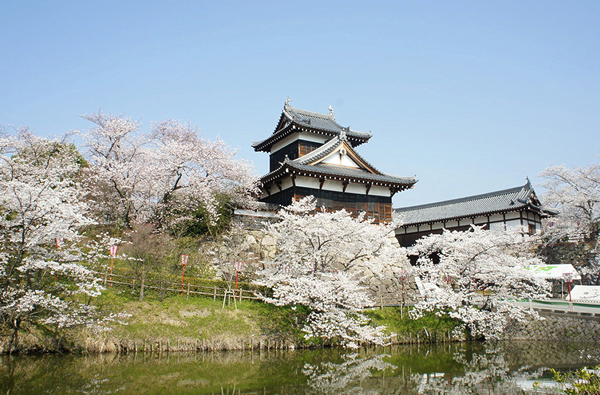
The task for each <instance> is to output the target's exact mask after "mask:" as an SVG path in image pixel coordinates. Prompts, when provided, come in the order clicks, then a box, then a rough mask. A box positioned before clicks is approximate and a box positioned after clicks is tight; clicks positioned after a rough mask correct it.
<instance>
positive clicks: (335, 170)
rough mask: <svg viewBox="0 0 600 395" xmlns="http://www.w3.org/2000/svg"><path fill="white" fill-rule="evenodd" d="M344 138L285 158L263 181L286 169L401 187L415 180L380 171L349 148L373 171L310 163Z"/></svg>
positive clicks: (410, 184) (341, 142)
mask: <svg viewBox="0 0 600 395" xmlns="http://www.w3.org/2000/svg"><path fill="white" fill-rule="evenodd" d="M344 140H345V138H344V137H341V138H340V137H338V138H332V139H331V140H329V141H328V142H327V143H325V144H324V145H322V146H320V147H319V148H317V149H316V150H314V151H312V152H310V153H308V154H307V155H304V156H301V157H300V158H297V159H294V160H289V159H286V160H285V162H283V163H282V164H281V166H280V167H279V168H277V169H276V170H274V171H272V172H270V173H268V174H267V175H265V176H264V177H262V181H263V183H268V182H270V181H272V180H274V179H276V178H279V176H281V174H282V173H284V172H285V171H286V169H287V171H289V170H295V171H296V172H300V173H306V174H311V175H321V176H326V177H331V178H335V177H339V178H344V179H348V180H350V181H352V180H355V182H372V183H374V184H381V185H391V186H395V187H400V188H402V189H406V188H409V187H411V186H412V185H413V184H415V183H416V182H417V180H415V178H414V177H397V176H393V175H389V174H385V173H382V172H380V171H379V170H377V169H376V168H375V167H374V166H372V165H371V164H370V163H369V162H367V161H366V160H365V159H364V158H362V157H361V156H360V155H359V154H358V153H357V152H356V151H354V150H352V149H351V148H349V149H350V150H351V151H352V155H354V156H356V158H357V159H359V161H362V163H363V164H364V165H366V166H367V167H369V168H370V169H371V170H372V171H374V172H375V173H373V172H371V171H369V170H366V169H355V168H351V167H344V166H336V165H330V164H319V163H317V164H314V165H311V164H310V163H314V162H315V161H318V160H320V159H323V158H325V157H326V156H327V155H329V154H330V153H332V152H334V151H335V150H336V149H338V148H339V147H340V145H342V144H343V142H344Z"/></svg>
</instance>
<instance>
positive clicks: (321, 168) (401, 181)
mask: <svg viewBox="0 0 600 395" xmlns="http://www.w3.org/2000/svg"><path fill="white" fill-rule="evenodd" d="M290 168H293V169H295V170H298V171H301V172H302V171H304V172H307V173H318V174H323V175H330V176H339V177H343V178H346V179H348V180H350V181H352V179H356V180H363V181H372V182H374V183H381V184H384V185H389V184H393V185H401V186H404V187H410V186H412V185H413V184H415V183H416V182H417V180H415V179H414V177H397V176H392V175H389V174H374V173H371V172H368V171H365V170H362V169H353V168H350V167H340V166H333V165H314V166H311V165H301V164H297V163H294V162H290Z"/></svg>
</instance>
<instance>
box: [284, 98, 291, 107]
mask: <svg viewBox="0 0 600 395" xmlns="http://www.w3.org/2000/svg"><path fill="white" fill-rule="evenodd" d="M291 102H292V99H290V97H289V96H288V97H287V99H285V105H286V106H289V105H290V103H291Z"/></svg>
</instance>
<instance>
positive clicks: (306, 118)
mask: <svg viewBox="0 0 600 395" xmlns="http://www.w3.org/2000/svg"><path fill="white" fill-rule="evenodd" d="M283 113H284V114H286V115H287V117H288V118H289V119H290V120H291V121H294V122H296V123H297V124H300V125H303V126H307V127H310V128H314V129H320V130H325V131H330V132H333V133H335V134H339V133H340V132H341V131H342V130H344V129H345V130H346V133H347V135H348V136H349V137H357V138H362V139H366V140H368V139H370V138H371V133H364V132H357V131H355V130H351V129H350V127H349V126H348V127H347V128H345V127H343V126H342V125H340V124H339V123H337V122H336V120H335V117H334V116H333V114H332V113H331V114H320V113H317V112H312V111H306V110H301V109H299V108H294V107H292V106H290V105H289V104H286V105H285V106H284V108H283ZM275 133H277V131H275Z"/></svg>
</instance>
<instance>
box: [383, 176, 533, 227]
mask: <svg viewBox="0 0 600 395" xmlns="http://www.w3.org/2000/svg"><path fill="white" fill-rule="evenodd" d="M525 207H529V208H531V209H533V210H536V211H539V212H540V214H541V213H542V207H541V203H540V202H539V200H538V199H537V197H536V195H535V192H534V190H533V187H532V186H531V183H530V182H529V180H528V181H527V183H526V184H525V185H523V186H521V187H516V188H510V189H505V190H502V191H496V192H490V193H485V194H482V195H475V196H468V197H465V198H461V199H454V200H447V201H443V202H437V203H430V204H424V205H420V206H412V207H404V208H397V209H394V214H395V215H402V217H403V219H404V225H403V227H407V226H411V225H417V224H424V223H432V222H439V221H444V220H446V221H449V220H455V219H459V218H470V217H475V216H480V215H487V214H494V213H502V212H508V211H517V210H519V209H523V208H525Z"/></svg>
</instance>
